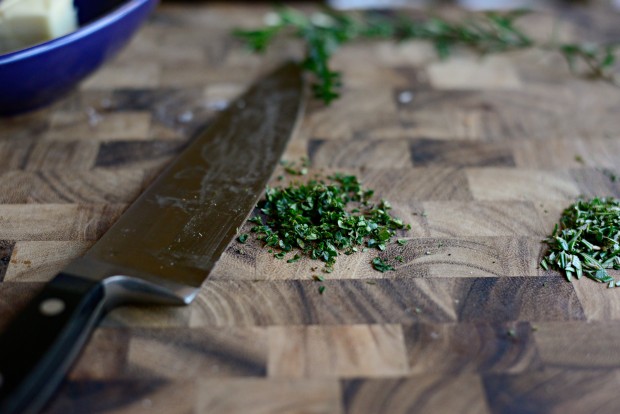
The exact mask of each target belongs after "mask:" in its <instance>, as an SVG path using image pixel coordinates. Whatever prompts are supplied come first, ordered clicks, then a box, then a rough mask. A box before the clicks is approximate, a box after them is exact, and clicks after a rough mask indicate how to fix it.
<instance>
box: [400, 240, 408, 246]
mask: <svg viewBox="0 0 620 414" xmlns="http://www.w3.org/2000/svg"><path fill="white" fill-rule="evenodd" d="M397 242H398V244H400V245H401V246H404V245H406V244H407V243H408V242H409V240H407V239H398V240H397Z"/></svg>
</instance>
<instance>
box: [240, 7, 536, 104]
mask: <svg viewBox="0 0 620 414" xmlns="http://www.w3.org/2000/svg"><path fill="white" fill-rule="evenodd" d="M522 14H523V12H522V11H516V12H511V13H506V14H498V13H486V14H483V15H475V16H472V17H470V18H468V19H466V20H464V21H462V22H455V21H448V20H445V19H440V18H433V19H430V20H426V21H416V20H412V19H410V18H407V17H404V16H400V17H398V18H396V19H393V18H392V19H390V18H387V17H379V16H376V15H374V16H370V17H367V18H365V17H363V16H355V17H354V16H353V15H349V14H345V13H340V12H336V11H333V10H328V11H326V12H322V13H314V14H312V15H310V16H306V15H305V14H303V13H301V12H299V11H297V10H294V9H291V8H281V9H278V11H277V12H276V13H275V14H270V15H269V16H268V18H267V19H266V20H267V22H268V24H267V26H266V27H264V28H260V29H254V30H235V32H234V34H235V35H236V36H237V37H238V38H240V39H242V40H243V41H244V42H245V43H246V44H247V45H248V47H249V48H250V49H252V50H253V51H255V52H259V53H261V52H264V51H265V50H266V49H267V47H268V46H269V44H270V43H271V42H273V40H274V39H275V38H276V37H277V36H278V35H282V34H288V35H293V36H295V37H298V38H300V39H302V40H303V41H304V42H305V45H306V51H305V58H304V62H303V65H304V67H305V69H307V70H308V71H309V72H311V73H312V74H314V77H315V83H314V85H313V91H314V95H315V97H316V98H319V99H321V100H323V101H324V102H325V103H326V104H329V103H331V102H332V101H333V100H334V99H336V98H338V97H339V95H340V93H339V89H340V87H341V85H342V82H341V73H340V72H338V71H335V70H333V69H331V68H330V66H329V60H330V58H331V56H332V55H333V53H334V52H335V51H336V49H337V48H338V47H339V46H341V45H343V44H344V43H347V42H349V41H352V40H355V39H363V38H366V39H373V38H374V39H376V38H383V39H396V40H401V41H402V40H409V39H420V40H428V41H431V42H432V43H433V44H434V45H435V49H436V50H437V53H438V55H439V56H440V57H441V58H446V57H448V56H449V54H450V52H451V50H452V49H453V48H454V47H455V46H457V45H465V46H469V47H472V48H474V49H477V50H478V51H480V52H482V53H489V52H499V51H506V50H510V49H514V48H523V47H528V46H530V45H531V44H532V41H531V40H530V39H529V38H528V37H527V36H526V35H525V34H524V33H523V32H521V31H520V30H519V29H518V28H517V27H516V26H515V20H516V19H517V18H518V17H519V16H521V15H522Z"/></svg>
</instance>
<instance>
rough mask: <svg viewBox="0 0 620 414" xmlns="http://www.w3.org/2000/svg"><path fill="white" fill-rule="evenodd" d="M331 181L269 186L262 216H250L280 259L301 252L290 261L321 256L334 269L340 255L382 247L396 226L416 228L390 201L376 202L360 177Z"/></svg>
mask: <svg viewBox="0 0 620 414" xmlns="http://www.w3.org/2000/svg"><path fill="white" fill-rule="evenodd" d="M328 180H329V181H328V182H325V181H323V180H321V181H317V180H310V181H308V182H307V183H292V184H291V185H289V186H287V187H275V188H268V189H267V191H266V194H265V200H264V201H263V202H262V203H261V204H260V208H261V209H260V211H261V213H262V216H255V217H253V218H252V219H250V221H251V222H253V223H254V224H255V226H253V227H252V229H251V231H252V233H255V234H257V235H258V236H257V239H259V240H262V241H263V242H264V244H265V246H269V247H271V248H273V249H275V250H277V251H278V252H277V253H275V254H274V256H275V257H276V258H280V259H283V258H284V257H285V256H286V254H287V253H288V252H291V251H295V252H299V253H296V254H295V256H293V258H292V259H289V260H288V262H290V263H292V262H295V261H297V260H299V259H300V258H301V255H305V256H307V257H310V258H311V259H316V260H322V261H323V262H325V264H326V267H325V271H326V272H331V271H332V269H333V265H334V263H335V262H336V259H337V257H338V256H339V255H340V254H342V253H344V254H353V253H355V252H358V251H360V250H363V248H376V249H377V250H379V251H383V250H385V249H386V246H387V244H388V243H389V242H390V240H391V239H392V237H394V236H395V235H396V234H397V230H401V229H407V228H411V227H410V226H407V225H405V224H404V223H403V221H402V220H400V219H398V218H396V217H394V216H392V215H391V214H390V210H391V208H392V207H391V205H390V203H388V202H387V201H385V200H381V201H379V202H373V201H372V196H373V194H374V193H373V191H372V190H367V189H364V188H363V187H362V186H361V184H360V182H359V181H358V180H357V178H356V177H355V176H352V175H343V174H334V175H333V176H331V177H328ZM373 264H374V262H373ZM375 268H377V266H376V265H375ZM382 271H385V270H382Z"/></svg>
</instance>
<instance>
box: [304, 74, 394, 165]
mask: <svg viewBox="0 0 620 414" xmlns="http://www.w3.org/2000/svg"><path fill="white" fill-rule="evenodd" d="M360 114H363V116H360ZM343 119H347V120H348V121H347V122H343ZM397 125H398V114H397V112H396V105H395V103H394V100H393V97H392V95H391V93H390V90H389V89H388V88H386V87H385V85H384V84H382V85H381V86H380V87H372V88H363V89H362V90H351V91H349V92H348V93H347V94H343V95H342V99H339V100H337V101H335V102H334V103H333V104H332V105H330V106H329V108H326V107H324V106H320V105H319V106H318V107H317V108H315V110H314V111H312V110H310V111H309V114H308V115H307V116H306V117H305V120H304V123H303V129H304V130H305V132H304V133H305V134H307V136H309V137H314V138H317V139H321V140H328V141H332V140H350V139H352V138H354V136H355V134H356V133H359V134H363V135H365V136H366V137H368V138H370V139H372V138H376V137H375V131H376V134H378V135H383V136H385V133H382V132H381V131H382V130H383V129H384V128H393V127H394V126H397ZM399 138H402V137H399ZM358 165H361V164H358ZM369 165H372V164H369Z"/></svg>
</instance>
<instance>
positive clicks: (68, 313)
mask: <svg viewBox="0 0 620 414" xmlns="http://www.w3.org/2000/svg"><path fill="white" fill-rule="evenodd" d="M104 297H105V292H104V285H103V283H102V282H100V281H91V280H87V279H83V278H80V277H77V276H73V275H70V274H66V273H60V274H59V275H57V276H56V277H55V278H54V279H53V280H52V281H51V282H50V283H48V284H47V285H46V286H45V288H44V289H43V291H42V292H41V293H40V294H39V295H38V296H37V297H36V298H35V299H34V300H33V301H31V302H30V304H29V305H28V306H27V307H26V309H25V310H24V311H23V312H22V313H21V314H20V315H18V316H17V317H16V318H15V319H14V320H13V322H12V323H11V324H10V325H9V326H8V328H7V329H6V331H5V332H4V333H3V334H2V335H1V336H0V413H2V414H26V413H28V414H30V413H36V412H38V411H39V410H40V409H41V408H42V406H43V404H44V403H45V401H46V400H47V399H48V397H49V396H50V395H51V394H52V393H53V392H54V390H55V389H56V387H57V386H58V385H59V383H60V381H61V380H62V378H63V376H64V374H65V373H66V372H67V370H68V369H69V366H70V365H71V362H72V361H73V360H74V358H75V357H76V355H77V354H78V352H79V350H80V349H81V347H82V346H83V345H84V342H85V341H86V339H87V338H88V337H89V335H90V333H91V331H92V330H93V327H94V325H95V323H96V322H98V320H99V319H100V318H101V317H102V315H103V312H104V306H103V305H104Z"/></svg>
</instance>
